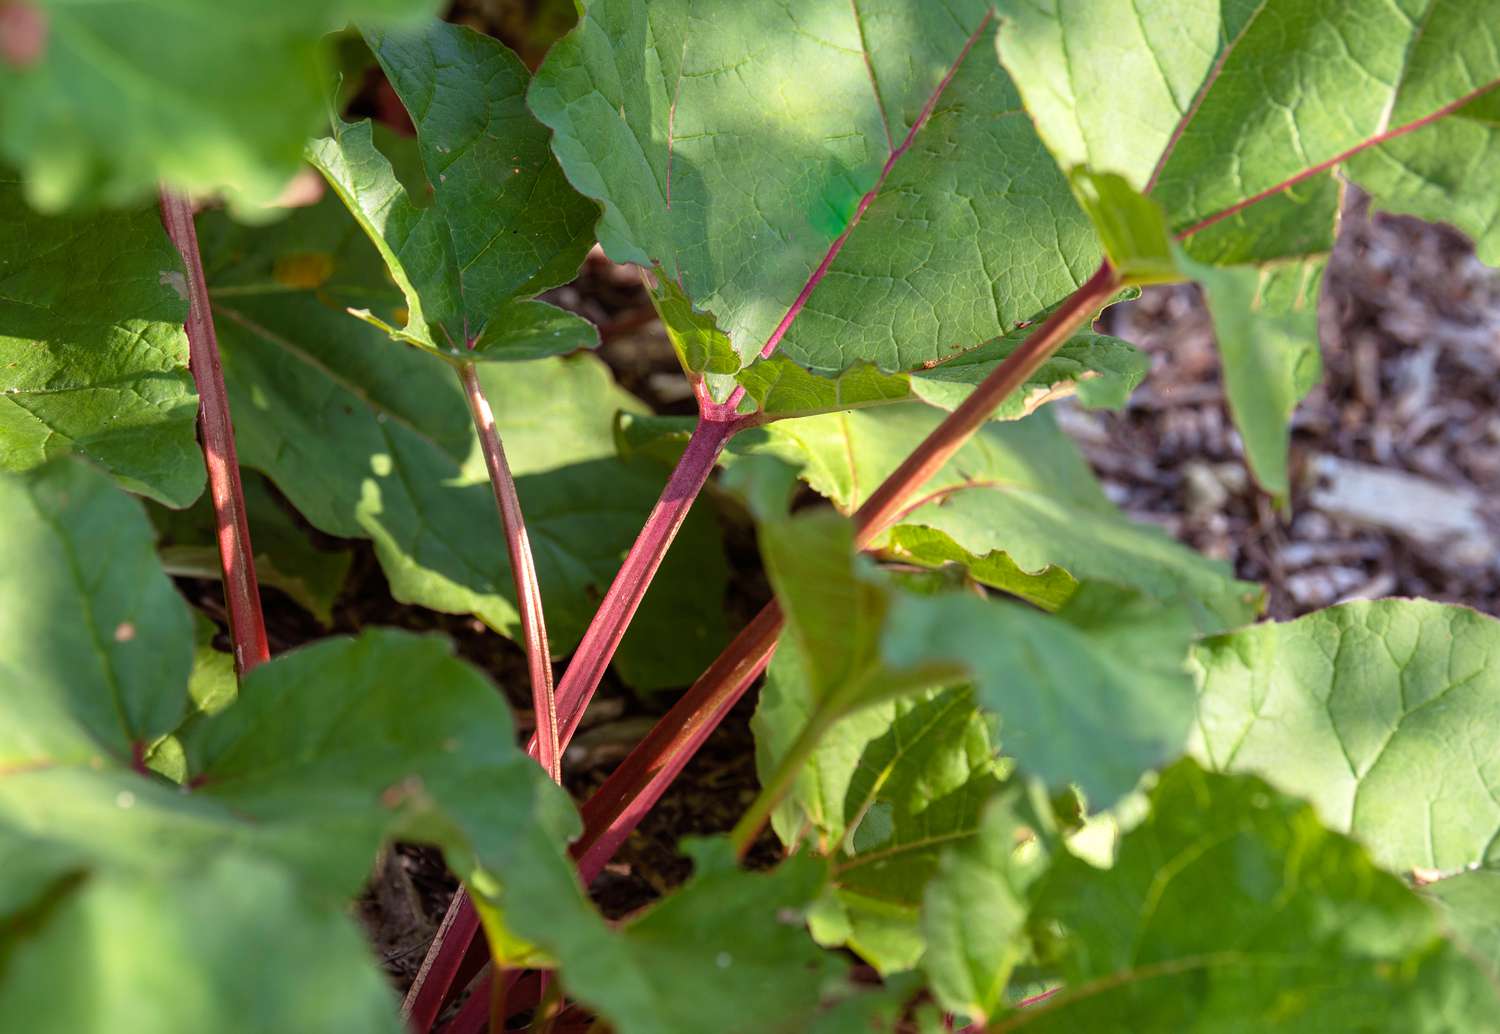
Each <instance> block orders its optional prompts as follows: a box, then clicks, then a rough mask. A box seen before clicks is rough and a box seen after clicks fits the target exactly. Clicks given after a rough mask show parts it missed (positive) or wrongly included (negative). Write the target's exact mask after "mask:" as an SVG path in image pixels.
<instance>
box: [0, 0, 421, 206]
mask: <svg viewBox="0 0 1500 1034" xmlns="http://www.w3.org/2000/svg"><path fill="white" fill-rule="evenodd" d="M19 6H20V7H21V8H22V9H23V10H24V9H25V8H27V7H31V8H34V9H35V10H36V12H37V13H38V14H39V16H40V18H41V19H42V21H43V23H44V25H45V37H44V40H43V44H42V46H41V49H40V52H39V53H38V54H37V55H36V58H35V60H33V61H31V62H30V63H26V62H20V63H19V64H18V65H13V64H12V63H10V62H4V63H0V126H3V127H4V128H3V130H0V153H3V155H4V157H5V158H6V159H8V160H9V161H10V162H12V163H14V164H16V165H18V166H20V168H21V170H22V172H23V173H24V174H25V177H26V190H27V195H28V197H29V198H30V200H31V201H32V203H33V204H35V205H37V206H39V207H42V208H47V209H56V208H59V207H61V206H63V205H69V204H75V203H83V204H91V205H97V204H107V205H121V204H134V203H136V202H139V201H141V200H143V199H144V198H146V197H148V196H150V195H151V194H152V193H153V192H154V191H155V190H156V186H157V183H158V182H159V181H162V180H165V181H166V182H168V183H170V184H172V185H173V186H174V187H176V188H178V189H179V190H182V191H184V192H187V193H194V194H198V193H212V192H215V191H219V190H228V191H229V192H230V194H231V196H232V197H233V198H234V199H235V200H236V201H237V202H239V203H241V204H242V205H244V206H246V208H247V210H248V208H249V206H254V205H260V204H264V203H266V202H269V201H271V200H273V199H274V198H275V197H276V196H277V195H278V194H279V193H280V192H281V190H282V188H283V187H284V186H285V184H286V182H287V181H288V180H290V179H291V178H292V176H293V174H294V173H295V172H296V171H297V167H298V164H299V161H300V158H301V155H302V144H303V141H304V139H305V138H306V137H307V136H308V135H310V134H311V133H313V132H315V131H316V130H317V128H318V125H319V122H320V120H321V118H322V117H323V112H324V108H323V102H322V97H323V94H324V92H325V89H326V88H325V76H326V75H327V74H328V65H329V54H328V52H327V46H326V44H325V42H324V41H323V37H324V34H325V33H329V32H332V31H334V30H337V29H341V28H343V27H344V25H345V24H346V23H347V22H348V21H349V20H350V19H351V18H360V19H365V18H368V19H371V20H372V21H392V20H403V19H410V18H414V17H420V16H424V15H430V14H431V13H432V12H433V10H434V8H435V6H436V5H435V4H433V3H432V2H431V0H332V2H319V3H299V2H297V0H176V2H174V3H170V4H140V3H133V2H127V0H105V2H100V3H83V4H80V3H69V2H66V0H27V2H26V3H24V4H21V5H19Z"/></svg>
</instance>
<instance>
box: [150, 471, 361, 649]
mask: <svg viewBox="0 0 1500 1034" xmlns="http://www.w3.org/2000/svg"><path fill="white" fill-rule="evenodd" d="M241 483H242V485H243V487H244V495H245V511H246V513H247V514H248V515H249V519H250V544H251V545H252V546H253V547H254V549H255V576H256V579H257V580H258V581H259V583H260V585H261V587H262V588H272V589H280V590H281V591H282V592H284V593H286V594H287V595H288V596H289V597H291V598H292V599H293V600H295V601H296V602H297V604H298V605H299V606H301V607H302V608H303V609H304V610H306V611H307V612H308V613H309V614H311V615H312V616H313V617H315V618H317V619H318V621H320V622H321V623H322V624H323V625H324V627H327V626H328V625H330V624H332V623H333V601H334V600H335V599H336V598H337V597H338V594H339V592H340V591H341V590H342V589H343V587H344V578H345V576H347V575H348V573H349V565H350V563H352V562H353V557H352V556H351V555H350V553H349V551H348V550H347V549H344V550H339V551H337V552H326V551H324V550H321V549H318V548H317V547H316V546H314V545H313V544H312V542H310V541H309V540H308V537H307V534H306V532H305V531H304V530H303V529H302V528H301V527H299V526H298V525H297V522H296V521H295V520H293V519H292V516H291V515H290V514H289V513H287V511H286V509H285V507H284V506H283V505H282V503H281V501H280V500H279V499H277V498H276V496H275V494H274V493H273V492H272V490H271V487H270V486H269V485H268V484H267V483H266V480H265V478H264V477H262V476H260V475H259V474H256V473H255V472H254V471H245V472H244V473H243V474H242V476H241ZM149 512H150V514H151V521H152V523H153V524H155V525H156V529H157V532H158V533H159V534H160V535H161V538H162V541H161V559H162V565H163V566H164V567H165V568H166V569H167V572H168V573H169V574H172V575H174V576H176V577H184V576H186V577H190V578H220V577H222V576H223V571H222V568H221V567H220V562H219V547H218V543H217V541H216V540H215V538H214V514H213V507H212V505H211V503H210V501H209V499H208V497H207V496H204V497H201V498H200V499H199V500H198V502H197V503H196V504H194V505H193V506H191V507H189V508H188V509H186V510H167V509H165V508H162V507H150V508H149Z"/></svg>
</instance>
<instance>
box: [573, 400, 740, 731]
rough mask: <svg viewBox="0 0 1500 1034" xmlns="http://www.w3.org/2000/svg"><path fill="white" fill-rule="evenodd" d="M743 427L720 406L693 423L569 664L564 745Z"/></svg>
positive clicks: (575, 728)
mask: <svg viewBox="0 0 1500 1034" xmlns="http://www.w3.org/2000/svg"><path fill="white" fill-rule="evenodd" d="M738 428H739V424H738V422H737V421H736V420H735V418H734V417H733V416H732V415H731V414H728V413H724V412H722V411H719V410H716V409H710V410H708V411H707V412H705V413H704V414H703V415H702V416H701V417H700V418H699V420H698V425H697V426H696V427H694V428H693V434H692V437H691V438H689V439H688V444H687V449H686V450H685V451H684V452H683V454H682V458H681V459H680V460H678V461H677V467H676V469H674V470H673V471H672V476H671V477H670V478H669V479H668V480H667V486H666V488H665V489H663V491H662V494H661V498H660V499H659V500H657V503H656V507H655V508H654V509H653V510H652V511H651V515H650V516H649V517H647V518H646V525H645V527H643V528H642V529H641V533H640V535H639V537H637V538H636V540H635V544H634V545H632V546H631V547H630V552H629V553H628V554H627V555H626V557H625V562H624V563H623V564H621V565H620V570H619V573H617V574H616V575H615V580H614V581H613V582H612V583H611V584H610V587H609V591H608V592H607V593H605V595H604V600H603V602H602V603H600V604H599V611H598V613H596V614H595V615H594V620H593V621H592V622H590V623H589V627H588V630H587V631H586V632H584V634H583V639H582V640H581V641H580V642H579V644H578V649H577V650H576V651H575V652H574V653H573V658H572V660H570V661H569V662H568V670H567V671H566V672H565V673H564V674H563V677H562V681H561V682H560V683H559V684H558V687H557V712H558V720H559V724H560V735H559V739H560V741H561V742H562V744H563V745H564V747H566V745H567V742H568V741H569V740H570V739H572V738H573V733H574V732H575V731H576V730H577V728H578V723H579V722H580V721H581V720H582V718H583V712H584V709H585V708H586V707H587V706H588V703H589V701H590V700H591V699H593V696H594V690H596V689H597V688H598V687H599V680H600V679H602V678H603V677H604V670H605V669H606V668H607V667H609V662H610V659H611V658H613V657H614V655H615V650H616V649H617V648H618V647H619V645H620V640H621V639H622V638H623V637H624V635H625V629H626V628H627V627H628V626H629V624H630V619H631V618H632V617H634V616H635V612H636V608H637V607H639V606H640V605H641V600H642V598H644V597H645V595H646V590H647V589H648V588H649V587H650V585H651V579H652V578H653V577H655V575H656V571H657V569H658V568H659V567H661V562H662V559H663V557H665V556H666V553H667V547H668V546H670V545H671V543H672V539H673V538H675V537H676V535H677V530H678V529H679V528H681V527H682V522H683V521H684V520H685V519H686V518H687V515H688V511H689V510H690V509H692V506H693V501H694V500H695V499H697V498H698V493H699V492H701V491H702V490H703V486H704V484H705V483H706V482H707V481H708V476H709V474H711V473H713V469H714V465H715V464H716V463H717V462H718V459H719V453H720V452H722V451H723V449H724V445H725V443H726V442H728V441H729V439H730V438H731V437H732V436H733V435H734V432H735V431H736V430H738Z"/></svg>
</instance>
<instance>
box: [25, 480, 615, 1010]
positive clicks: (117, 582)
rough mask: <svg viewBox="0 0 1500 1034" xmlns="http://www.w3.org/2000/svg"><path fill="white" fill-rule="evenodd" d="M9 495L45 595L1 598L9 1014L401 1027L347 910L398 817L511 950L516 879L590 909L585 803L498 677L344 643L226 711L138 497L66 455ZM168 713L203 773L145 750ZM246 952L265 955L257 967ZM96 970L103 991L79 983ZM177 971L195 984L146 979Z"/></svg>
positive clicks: (260, 673) (31, 592)
mask: <svg viewBox="0 0 1500 1034" xmlns="http://www.w3.org/2000/svg"><path fill="white" fill-rule="evenodd" d="M0 508H3V510H4V513H5V519H6V527H7V535H6V548H8V549H11V550H14V551H17V555H16V556H14V557H9V558H6V559H7V562H6V563H5V564H4V565H3V570H4V572H5V575H4V577H5V579H6V584H5V586H4V589H5V594H6V598H8V599H26V600H28V601H31V602H30V605H29V606H28V607H26V608H9V609H7V610H6V611H5V613H4V615H3V618H0V641H3V643H4V646H5V649H4V656H5V669H4V674H3V677H0V729H3V730H4V733H3V734H0V857H4V858H6V859H20V860H21V862H20V864H19V877H18V878H17V880H16V882H15V883H14V884H11V883H10V881H9V879H8V880H7V888H6V890H5V891H3V892H0V953H3V955H4V958H5V960H6V965H5V967H4V968H3V969H0V1008H3V1009H4V1010H5V1015H6V1016H7V1017H24V1018H26V1019H27V1020H29V1021H31V1022H29V1023H28V1029H36V1030H49V1031H50V1030H84V1029H93V1028H94V1027H96V1026H97V1025H98V1022H99V1021H98V1016H100V1015H107V1016H109V1017H111V1020H110V1022H111V1023H116V1022H119V1023H127V1024H129V1025H130V1027H131V1029H136V1028H141V1029H146V1028H149V1029H152V1030H160V1031H164V1032H179V1031H180V1032H183V1034H186V1032H188V1031H201V1030H204V1029H225V1030H231V1031H239V1030H244V1031H251V1030H263V1029H266V1027H265V1026H264V1024H266V1023H270V1024H272V1025H273V1026H279V1025H282V1024H285V1025H289V1026H293V1027H295V1026H298V1025H299V1024H301V1023H303V1022H309V1017H311V1018H312V1020H311V1021H313V1022H318V1023H319V1025H320V1029H340V1030H342V1029H376V1030H390V1031H394V1030H397V1029H399V1025H398V1023H397V1019H396V1010H395V1001H394V999H393V997H392V996H391V995H390V992H389V991H388V990H387V989H386V987H385V984H384V981H383V980H382V979H381V978H380V976H379V974H378V970H377V969H376V967H375V965H374V960H373V959H372V958H371V957H370V956H369V954H368V950H367V948H366V947H365V945H364V943H363V941H362V939H361V938H360V937H359V936H358V935H357V934H356V933H355V931H354V930H353V928H352V927H351V925H350V923H349V920H348V918H347V917H346V915H345V912H344V910H345V903H346V901H347V899H348V897H349V896H350V895H351V894H352V893H353V892H354V891H355V890H357V888H358V887H359V885H360V883H361V882H362V881H363V879H364V877H365V875H366V873H367V871H368V868H369V864H370V858H371V857H372V856H373V855H374V853H375V851H376V850H378V848H379V847H380V846H381V844H382V843H384V842H386V841H389V840H391V839H393V838H396V837H401V838H402V839H407V840H417V841H423V842H428V843H433V844H436V845H438V846H440V847H441V848H443V850H444V851H445V854H446V858H447V861H448V864H449V866H450V867H451V868H453V869H454V871H456V872H458V873H459V874H460V875H461V876H462V877H463V878H464V879H465V880H466V881H468V882H469V884H470V885H471V887H472V888H473V889H474V890H475V893H476V894H478V895H479V897H480V900H481V901H482V902H483V903H484V908H485V910H486V919H487V922H488V923H489V925H490V926H491V929H492V931H493V932H494V933H495V934H496V938H495V943H496V944H497V945H501V946H503V947H515V946H516V945H515V942H514V941H509V942H507V940H506V939H505V937H504V934H505V931H506V929H507V927H506V926H505V924H504V920H503V918H502V916H501V912H500V909H501V908H503V904H502V902H503V901H504V900H505V897H506V890H505V887H506V886H507V885H508V884H509V885H514V886H525V887H526V890H527V895H528V897H529V898H534V897H535V896H536V895H540V894H542V893H543V892H544V890H546V891H548V892H550V894H551V900H550V901H549V903H548V904H547V906H546V907H547V908H548V909H550V910H551V911H552V912H553V914H556V915H559V916H572V917H574V921H575V922H576V923H586V922H588V921H590V919H589V917H590V916H592V915H593V914H592V913H591V912H590V911H589V910H588V907H587V905H586V903H585V902H584V899H583V897H582V892H581V889H580V888H579V887H578V886H577V883H576V880H575V879H574V877H573V876H572V874H571V869H570V867H569V865H568V863H567V861H566V859H565V857H564V855H563V846H564V844H565V843H566V841H567V840H568V839H569V838H570V837H571V836H573V835H574V834H576V832H577V829H578V821H577V817H576V815H575V814H574V813H573V811H572V808H571V805H570V804H569V802H568V800H567V798H566V796H565V795H564V794H562V792H561V791H560V790H558V789H557V788H556V787H555V786H553V785H552V784H551V783H550V781H549V780H547V778H546V776H545V774H544V773H542V772H541V771H540V770H539V769H538V768H537V767H536V765H535V763H533V762H532V761H531V760H530V759H529V758H528V757H527V756H526V755H525V754H524V753H523V752H522V751H521V750H520V749H519V747H518V746H517V745H516V736H515V730H514V729H513V727H512V725H511V722H510V716H509V711H508V708H507V706H506V704H505V702H504V699H503V697H502V696H501V695H500V694H498V693H497V692H496V691H495V689H494V687H493V686H492V685H491V684H490V683H489V682H488V681H487V680H486V679H485V678H484V677H483V676H482V675H480V674H479V673H478V672H477V671H475V670H474V669H472V668H470V667H469V666H467V665H466V664H464V663H463V662H460V661H459V660H457V659H456V658H455V657H453V655H452V651H451V648H450V647H449V646H448V645H447V644H445V643H443V642H442V641H440V640H438V639H436V638H431V637H416V636H412V635H410V634H407V633H400V632H368V633H366V634H365V635H363V636H361V637H360V638H358V639H334V640H327V641H324V642H321V643H318V644H316V645H314V646H310V647H307V648H304V649H301V650H297V651H293V652H292V653H289V654H285V655H282V656H279V657H277V658H275V659H273V660H271V661H269V662H267V663H265V664H262V665H260V666H258V667H256V668H255V669H254V670H253V671H252V672H250V673H249V674H248V675H247V676H246V677H245V679H244V681H243V684H242V686H241V689H240V692H239V694H238V697H237V698H235V699H234V700H233V702H232V703H229V704H227V706H220V704H223V703H224V701H222V700H221V701H218V702H213V701H208V700H199V699H196V698H195V694H194V690H193V687H192V685H191V683H190V681H189V663H190V661H191V658H192V649H193V635H192V631H191V626H190V624H189V622H188V618H187V608H186V606H185V604H184V603H183V601H182V599H181V598H180V597H179V596H177V595H176V593H175V592H174V591H173V589H172V587H171V583H170V582H169V581H168V580H167V579H166V577H165V575H164V574H163V573H162V571H161V569H160V567H158V566H157V565H156V561H155V558H154V556H153V543H152V534H151V528H150V524H149V523H148V521H147V519H146V516H145V514H144V513H143V512H142V510H141V508H140V505H139V503H137V502H135V501H133V500H130V499H129V498H128V497H126V496H125V495H124V494H123V493H121V492H119V491H118V490H117V489H115V488H114V487H113V486H111V485H110V484H109V482H108V481H107V479H106V478H105V477H104V476H103V475H102V474H99V473H97V472H95V471H92V470H90V469H89V468H87V467H85V466H83V465H82V464H79V463H77V462H68V461H64V462H60V463H57V464H53V465H50V466H48V467H45V468H42V469H41V470H38V471H35V472H32V473H29V474H26V475H14V474H7V475H0ZM21 551H24V554H25V559H24V560H22V559H21ZM80 617H81V618H82V620H80ZM413 687H420V689H421V694H420V705H421V706H419V707H414V706H413V699H414V698H413V696H412V693H413ZM210 705H211V706H210ZM190 712H191V713H192V714H193V720H192V721H191V722H188V723H186V724H181V725H179V723H180V722H182V720H183V719H184V718H185V717H187V716H188V715H189V713H190ZM174 728H175V729H176V739H177V740H178V742H179V745H180V751H179V753H178V754H177V756H176V758H175V759H174V760H175V761H176V762H177V763H179V764H180V765H181V775H182V778H183V780H184V786H185V787H188V788H190V789H191V792H184V790H183V789H182V788H179V787H175V786H172V785H171V784H169V783H166V782H163V781H161V780H160V779H158V778H156V777H155V776H154V775H152V774H150V773H148V772H146V771H145V769H144V766H143V761H144V760H145V756H144V755H145V746H146V744H147V743H148V742H150V741H152V740H154V739H155V738H156V737H157V736H159V735H160V734H162V733H164V732H167V731H171V730H173V729H174ZM512 881H513V882H512ZM164 916H167V918H163V917H164ZM592 921H593V922H595V923H597V924H598V925H599V926H601V927H602V921H600V920H598V919H597V917H593V919H592ZM247 950H249V951H264V952H265V953H266V955H267V959H266V960H265V964H264V965H260V966H257V967H256V968H255V971H254V974H253V976H254V979H250V978H249V977H250V974H249V971H247V970H246V969H245V967H244V958H245V955H244V952H245V951H247ZM145 951H150V952H151V954H150V955H149V956H144V955H143V954H142V953H143V952H145ZM513 957H514V958H516V959H518V960H526V959H528V958H530V957H531V956H529V955H527V954H521V953H517V954H516V955H514V956H513ZM80 974H82V975H85V976H86V977H87V981H88V986H89V987H90V989H91V990H90V993H89V994H88V995H82V996H79V995H72V996H69V995H67V994H65V993H64V992H65V990H66V987H67V986H71V983H72V982H76V980H77V979H78V978H79V976H80ZM163 974H167V975H170V977H171V980H172V982H173V983H174V984H175V983H182V984H183V986H185V987H187V988H188V989H189V992H188V993H184V994H167V993H162V994H154V993H152V994H146V993H142V989H143V988H146V989H149V988H150V987H153V986H155V985H157V984H159V983H160V982H161V977H162V975H163ZM329 979H338V980H340V981H342V982H341V984H340V985H339V986H340V988H341V992H340V994H338V995H333V996H329V995H328V993H327V990H328V985H327V984H326V983H325V981H326V980H329ZM62 999H67V1001H66V1002H64V1001H62ZM299 1009H300V1010H301V1011H300V1012H299V1011H297V1010H299Z"/></svg>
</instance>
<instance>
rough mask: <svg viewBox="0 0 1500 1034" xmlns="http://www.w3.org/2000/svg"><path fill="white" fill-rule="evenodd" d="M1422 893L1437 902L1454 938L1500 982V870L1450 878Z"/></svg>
mask: <svg viewBox="0 0 1500 1034" xmlns="http://www.w3.org/2000/svg"><path fill="white" fill-rule="evenodd" d="M1423 893H1425V894H1426V895H1427V896H1428V897H1429V898H1431V899H1433V900H1434V901H1436V902H1437V903H1438V907H1439V909H1440V911H1441V912H1442V914H1443V918H1444V919H1445V920H1447V923H1448V928H1449V930H1450V932H1451V933H1452V935H1453V937H1454V939H1455V940H1457V941H1458V942H1459V944H1461V945H1463V946H1464V948H1465V949H1466V950H1467V951H1468V953H1469V954H1470V955H1471V956H1473V957H1474V958H1476V959H1478V960H1479V961H1481V962H1483V963H1484V964H1485V965H1486V966H1487V967H1488V968H1489V972H1490V977H1491V979H1495V980H1500V870H1497V869H1494V868H1486V869H1476V870H1474V871H1472V872H1465V873H1460V874H1459V875H1457V876H1448V877H1446V878H1444V879H1441V880H1438V881H1437V882H1436V883H1433V884H1431V885H1430V886H1427V887H1424V888H1423Z"/></svg>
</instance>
